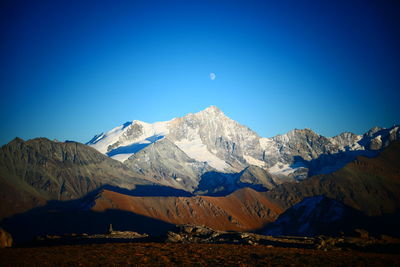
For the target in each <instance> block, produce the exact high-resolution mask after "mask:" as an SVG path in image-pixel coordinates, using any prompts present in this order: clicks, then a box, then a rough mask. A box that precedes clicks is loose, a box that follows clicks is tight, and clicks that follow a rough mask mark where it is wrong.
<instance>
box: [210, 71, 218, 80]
mask: <svg viewBox="0 0 400 267" xmlns="http://www.w3.org/2000/svg"><path fill="white" fill-rule="evenodd" d="M216 77H217V75H215V73H214V72H211V73H210V79H211V81H214V80H215V78H216Z"/></svg>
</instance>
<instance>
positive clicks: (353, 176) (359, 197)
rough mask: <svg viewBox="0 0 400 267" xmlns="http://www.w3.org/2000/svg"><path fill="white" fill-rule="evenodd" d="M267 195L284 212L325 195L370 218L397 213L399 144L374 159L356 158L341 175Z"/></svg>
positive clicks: (284, 187) (399, 202)
mask: <svg viewBox="0 0 400 267" xmlns="http://www.w3.org/2000/svg"><path fill="white" fill-rule="evenodd" d="M267 195H268V197H269V198H270V199H271V200H273V201H274V202H275V203H277V205H278V206H280V207H282V208H283V209H287V208H289V207H291V206H293V205H294V204H296V203H298V202H300V201H301V200H302V199H304V198H306V197H311V196H316V195H325V196H327V197H329V198H332V199H336V200H338V201H341V202H343V203H344V204H346V205H348V206H350V207H352V208H354V209H357V210H359V211H362V212H364V213H365V214H366V215H369V216H378V215H383V214H386V213H389V214H390V213H395V212H396V211H398V210H399V208H400V142H399V141H395V142H392V143H391V144H390V145H389V146H388V147H387V148H386V149H384V150H383V151H382V152H381V153H380V155H379V156H377V157H375V158H367V157H361V156H360V157H357V159H356V160H354V161H352V162H350V163H348V164H347V165H346V166H344V167H343V168H342V169H340V170H339V171H336V172H334V173H330V174H325V175H316V176H314V177H312V178H310V179H307V180H304V181H302V182H299V183H287V184H282V185H280V186H277V187H276V188H274V189H272V190H271V191H269V192H267Z"/></svg>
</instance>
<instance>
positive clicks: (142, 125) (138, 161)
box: [87, 106, 400, 183]
mask: <svg viewBox="0 0 400 267" xmlns="http://www.w3.org/2000/svg"><path fill="white" fill-rule="evenodd" d="M161 139H167V140H165V141H164V142H158V141H159V140H161ZM397 139H400V131H399V127H392V128H390V129H384V128H374V129H371V130H370V131H369V132H368V133H366V134H364V135H356V134H352V133H342V134H340V135H338V136H335V137H330V138H328V137H324V136H322V135H319V134H317V133H315V132H313V131H312V130H311V129H308V128H306V129H294V130H292V131H289V132H288V133H286V134H283V135H278V136H275V137H272V138H262V137H260V136H259V135H258V134H257V133H255V132H254V131H252V130H251V129H249V128H248V127H246V126H243V125H241V124H239V123H238V122H236V121H234V120H232V119H230V118H229V117H227V116H226V115H225V114H224V113H223V112H222V111H221V110H220V109H219V108H217V107H216V106H210V107H208V108H206V109H204V110H202V111H199V112H197V113H189V114H187V115H186V116H183V117H180V118H174V119H172V120H170V121H162V122H155V123H146V122H143V121H138V120H134V121H132V122H127V123H125V124H123V125H120V126H118V127H116V128H114V129H112V130H110V131H108V132H106V133H103V134H100V135H96V136H95V137H94V138H93V139H92V140H91V141H89V142H88V143H87V144H88V145H90V146H92V147H94V148H96V149H97V150H99V151H100V152H102V153H104V154H106V155H108V156H110V157H112V158H114V159H117V160H119V161H121V162H125V163H126V164H129V167H130V168H133V169H134V170H136V171H138V172H141V173H142V172H144V169H146V168H149V166H152V167H151V168H153V169H154V168H158V169H157V173H159V174H161V175H162V176H163V177H164V176H168V175H169V176H171V177H172V178H173V179H174V183H178V182H182V183H184V182H185V179H186V178H185V179H184V178H182V177H178V176H177V175H178V174H177V171H178V170H179V173H181V174H182V175H183V176H185V177H190V178H189V179H190V180H191V181H192V182H193V181H198V180H199V179H200V176H201V175H202V174H203V172H204V171H209V170H210V168H211V169H213V170H215V171H217V172H223V173H233V172H235V173H236V172H240V171H242V170H243V169H244V168H246V167H248V166H250V165H255V166H258V167H260V168H262V169H264V170H267V171H269V172H270V173H272V174H274V175H278V176H285V177H288V176H289V177H294V178H296V179H303V178H306V177H308V176H309V175H310V174H318V173H327V172H332V171H334V170H337V169H338V168H340V167H342V166H344V164H345V163H347V162H349V161H350V160H352V159H354V157H355V156H357V155H367V156H371V155H372V154H376V151H378V150H379V149H381V148H383V147H386V146H387V145H388V143H389V142H391V141H393V140H397ZM167 150H168V151H169V152H168V151H167ZM347 152H352V153H348V154H346V155H344V154H343V153H347ZM133 155H135V156H133ZM165 155H169V157H172V158H174V159H176V160H179V161H182V162H179V164H180V165H179V166H178V165H177V166H174V167H173V168H172V166H171V164H172V163H171V162H173V160H171V158H169V159H168V163H167V161H166V162H164V163H163V162H162V161H163V157H165ZM321 155H323V157H321ZM150 156H151V157H152V158H153V159H154V160H157V161H158V162H157V163H155V162H152V160H151V159H150V158H149V157H150ZM131 157H132V158H131ZM128 158H129V161H128ZM322 161H323V162H322ZM160 164H161V165H160ZM156 166H157V167H156ZM321 166H324V167H326V169H321V168H322V167H321ZM183 172H184V173H183ZM181 174H179V175H181ZM151 175H153V177H156V176H157V175H158V174H151Z"/></svg>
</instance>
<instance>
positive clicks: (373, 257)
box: [0, 243, 400, 267]
mask: <svg viewBox="0 0 400 267" xmlns="http://www.w3.org/2000/svg"><path fill="white" fill-rule="evenodd" d="M99 265H103V266H324V267H326V266H387V267H388V266H400V255H396V254H379V253H365V252H359V251H352V250H351V251H340V250H328V251H321V250H314V249H298V248H275V247H273V248H271V247H268V246H264V245H257V246H251V245H230V244H163V243H145V244H140V243H115V244H93V245H74V246H54V247H34V248H6V249H0V266H99Z"/></svg>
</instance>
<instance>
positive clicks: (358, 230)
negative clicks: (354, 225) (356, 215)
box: [354, 229, 369, 239]
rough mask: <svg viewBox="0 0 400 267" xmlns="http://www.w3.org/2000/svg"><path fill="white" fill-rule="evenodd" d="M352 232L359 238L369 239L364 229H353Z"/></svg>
mask: <svg viewBox="0 0 400 267" xmlns="http://www.w3.org/2000/svg"><path fill="white" fill-rule="evenodd" d="M354 231H355V232H356V233H358V234H359V236H360V238H363V239H369V233H368V231H366V230H364V229H355V230H354Z"/></svg>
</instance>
